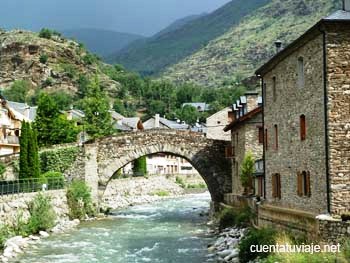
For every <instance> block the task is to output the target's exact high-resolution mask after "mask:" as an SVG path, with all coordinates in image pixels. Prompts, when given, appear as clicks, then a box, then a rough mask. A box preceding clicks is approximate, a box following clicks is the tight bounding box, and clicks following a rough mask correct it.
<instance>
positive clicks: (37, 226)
mask: <svg viewBox="0 0 350 263" xmlns="http://www.w3.org/2000/svg"><path fill="white" fill-rule="evenodd" d="M29 213H30V218H29V221H28V225H27V233H28V234H35V233H38V232H39V231H42V230H43V231H44V230H48V229H51V228H52V227H53V226H54V225H55V220H56V214H55V211H54V210H53V207H52V205H51V202H50V198H49V197H47V196H45V195H44V194H42V193H39V194H37V195H36V196H35V198H34V200H33V201H31V202H30V203H29Z"/></svg>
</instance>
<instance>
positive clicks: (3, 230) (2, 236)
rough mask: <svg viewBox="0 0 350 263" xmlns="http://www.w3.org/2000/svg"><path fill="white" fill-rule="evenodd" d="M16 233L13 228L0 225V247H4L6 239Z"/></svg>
mask: <svg viewBox="0 0 350 263" xmlns="http://www.w3.org/2000/svg"><path fill="white" fill-rule="evenodd" d="M14 235H15V234H14V232H13V230H12V229H11V228H10V227H9V226H7V225H0V249H3V248H4V245H5V242H6V240H7V239H9V238H10V237H12V236H14Z"/></svg>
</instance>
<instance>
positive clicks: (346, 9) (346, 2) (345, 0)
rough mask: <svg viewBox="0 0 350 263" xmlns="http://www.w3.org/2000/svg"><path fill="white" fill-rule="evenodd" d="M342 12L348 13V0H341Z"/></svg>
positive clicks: (349, 2) (349, 1) (349, 10)
mask: <svg viewBox="0 0 350 263" xmlns="http://www.w3.org/2000/svg"><path fill="white" fill-rule="evenodd" d="M343 10H344V11H346V12H350V0H343Z"/></svg>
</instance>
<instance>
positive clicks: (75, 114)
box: [68, 109, 85, 120]
mask: <svg viewBox="0 0 350 263" xmlns="http://www.w3.org/2000/svg"><path fill="white" fill-rule="evenodd" d="M68 112H69V113H70V114H72V119H73V120H75V119H82V118H85V113H84V112H83V111H82V110H77V109H71V110H69V111H68Z"/></svg>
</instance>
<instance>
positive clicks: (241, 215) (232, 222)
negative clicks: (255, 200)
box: [217, 207, 254, 229]
mask: <svg viewBox="0 0 350 263" xmlns="http://www.w3.org/2000/svg"><path fill="white" fill-rule="evenodd" d="M253 217H254V214H253V213H252V211H251V210H250V208H249V207H244V208H241V209H239V210H234V209H232V208H224V209H223V210H221V211H220V212H219V214H218V216H217V218H218V222H219V228H220V229H224V228H227V227H232V226H238V227H246V226H248V225H249V224H250V220H251V219H252V218H253Z"/></svg>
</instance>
